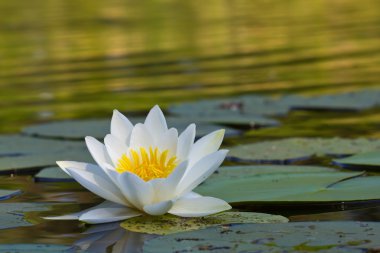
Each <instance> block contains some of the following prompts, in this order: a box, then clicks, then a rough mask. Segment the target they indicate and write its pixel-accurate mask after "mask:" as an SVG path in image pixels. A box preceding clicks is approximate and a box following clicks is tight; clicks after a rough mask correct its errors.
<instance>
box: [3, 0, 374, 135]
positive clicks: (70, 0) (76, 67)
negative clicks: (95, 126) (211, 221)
mask: <svg viewBox="0 0 380 253" xmlns="http://www.w3.org/2000/svg"><path fill="white" fill-rule="evenodd" d="M379 10H380V1H377V0H361V1H356V0H312V1H304V0H287V1H277V0H218V1H216V0H210V1H199V0H195V1H173V0H160V1H158V0H154V1H135V0H108V1H97V0H64V1H63V0H33V1H0V12H1V15H0V59H1V60H0V106H1V110H0V119H1V124H0V132H3V133H4V132H17V131H18V130H19V129H20V128H21V127H23V126H25V125H27V124H31V123H38V122H44V121H51V120H56V119H73V118H97V117H109V116H110V115H111V111H112V109H114V108H118V109H119V110H121V111H142V110H147V109H148V108H150V107H151V106H152V105H154V104H160V105H161V106H162V107H163V108H165V107H166V106H168V105H169V104H171V103H174V102H182V101H188V100H195V99H199V98H203V97H204V98H216V97H222V96H230V95H235V94H246V93H257V94H270V95H280V94H285V93H297V94H299V93H301V94H305V95H313V94H324V93H339V92H346V91H351V90H356V89H363V88H375V86H378V85H379V81H380V76H379V66H380V41H379V37H380V11H379ZM372 117H373V116H372Z"/></svg>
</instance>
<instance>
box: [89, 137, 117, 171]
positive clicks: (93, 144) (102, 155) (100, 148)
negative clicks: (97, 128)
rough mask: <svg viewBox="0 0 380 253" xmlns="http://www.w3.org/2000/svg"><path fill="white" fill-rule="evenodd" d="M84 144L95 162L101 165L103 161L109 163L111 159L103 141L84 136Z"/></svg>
mask: <svg viewBox="0 0 380 253" xmlns="http://www.w3.org/2000/svg"><path fill="white" fill-rule="evenodd" d="M85 141H86V145H87V148H88V150H89V151H90V153H91V155H92V157H93V158H94V160H95V162H96V163H97V164H99V165H100V166H101V164H103V163H110V162H111V159H110V157H109V155H108V153H107V149H106V147H105V146H104V144H103V143H101V142H100V141H98V140H97V139H95V138H94V137H91V136H86V138H85Z"/></svg>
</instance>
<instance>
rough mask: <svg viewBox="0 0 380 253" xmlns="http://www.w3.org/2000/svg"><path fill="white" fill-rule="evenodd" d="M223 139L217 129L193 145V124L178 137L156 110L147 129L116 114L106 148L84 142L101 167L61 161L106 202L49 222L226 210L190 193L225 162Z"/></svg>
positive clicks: (88, 139)
mask: <svg viewBox="0 0 380 253" xmlns="http://www.w3.org/2000/svg"><path fill="white" fill-rule="evenodd" d="M223 137H224V130H219V131H215V132H212V133H210V134H208V135H206V136H204V137H203V138H201V139H199V140H198V141H196V142H195V143H194V138H195V124H191V125H189V126H188V127H187V128H186V130H184V131H183V132H182V133H181V134H180V135H179V136H178V132H177V130H176V129H175V128H170V129H168V127H167V125H166V120H165V117H164V115H163V113H162V111H161V109H160V108H159V107H158V106H155V107H153V108H152V109H151V110H150V112H149V114H148V116H147V117H146V119H145V122H144V123H143V124H142V123H138V124H136V125H133V124H132V123H131V122H130V121H129V120H128V119H127V118H126V117H125V116H124V115H122V114H121V113H120V112H118V111H117V110H114V113H113V116H112V120H111V133H110V134H108V135H107V136H106V137H105V138H104V144H103V143H101V142H99V141H97V140H96V139H95V138H93V137H86V144H87V147H88V149H89V151H90V153H91V155H92V157H93V158H94V160H95V161H96V163H97V164H98V165H95V164H88V163H82V162H72V161H59V162H57V164H58V165H59V166H60V167H61V168H62V169H63V170H64V171H65V172H66V173H68V174H69V175H71V176H72V177H73V178H74V179H75V180H76V181H78V182H79V183H80V184H81V185H82V186H84V187H85V188H87V189H88V190H90V191H91V192H93V193H95V194H97V195H99V196H100V197H102V198H104V199H106V201H105V202H104V203H102V204H100V205H98V206H96V207H94V208H91V209H89V210H85V211H82V212H79V213H76V214H71V215H64V216H59V217H48V219H78V220H80V221H84V222H87V223H106V222H114V221H119V220H125V219H128V218H131V217H136V216H139V215H142V214H144V213H145V214H149V215H162V214H165V213H170V214H173V215H177V216H182V217H199V216H206V215H210V214H214V213H218V212H221V211H225V210H228V209H230V208H231V206H230V205H229V204H228V203H227V202H225V201H223V200H221V199H217V198H213V197H204V196H201V195H199V194H197V193H195V192H192V190H193V189H194V188H195V187H197V186H198V185H199V184H200V183H202V182H203V181H204V180H205V179H206V178H207V177H209V176H210V175H211V174H212V173H213V172H214V171H215V170H216V169H217V168H218V167H219V166H220V165H221V163H222V162H223V160H224V158H225V156H226V154H227V152H228V150H218V149H219V147H220V145H221V143H222V140H223Z"/></svg>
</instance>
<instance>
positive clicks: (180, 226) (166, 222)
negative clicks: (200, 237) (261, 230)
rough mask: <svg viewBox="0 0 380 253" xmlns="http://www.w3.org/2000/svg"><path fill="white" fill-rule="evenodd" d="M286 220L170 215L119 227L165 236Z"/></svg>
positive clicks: (258, 215) (130, 221)
mask: <svg viewBox="0 0 380 253" xmlns="http://www.w3.org/2000/svg"><path fill="white" fill-rule="evenodd" d="M281 222H288V219H287V218H285V217H283V216H280V215H271V214H266V213H250V212H223V213H219V214H213V215H209V216H206V217H194V218H183V217H178V216H174V215H170V214H166V215H161V216H140V217H135V218H132V219H128V220H126V221H124V222H123V223H121V226H122V227H123V228H125V229H127V230H129V231H133V232H139V233H148V234H156V235H167V234H173V233H179V232H184V231H190V230H198V229H202V228H206V227H210V226H215V225H221V224H231V223H281Z"/></svg>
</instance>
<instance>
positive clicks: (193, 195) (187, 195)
mask: <svg viewBox="0 0 380 253" xmlns="http://www.w3.org/2000/svg"><path fill="white" fill-rule="evenodd" d="M199 197H202V195H200V194H199V193H196V192H189V193H187V194H185V195H184V196H182V197H181V199H192V198H199Z"/></svg>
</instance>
